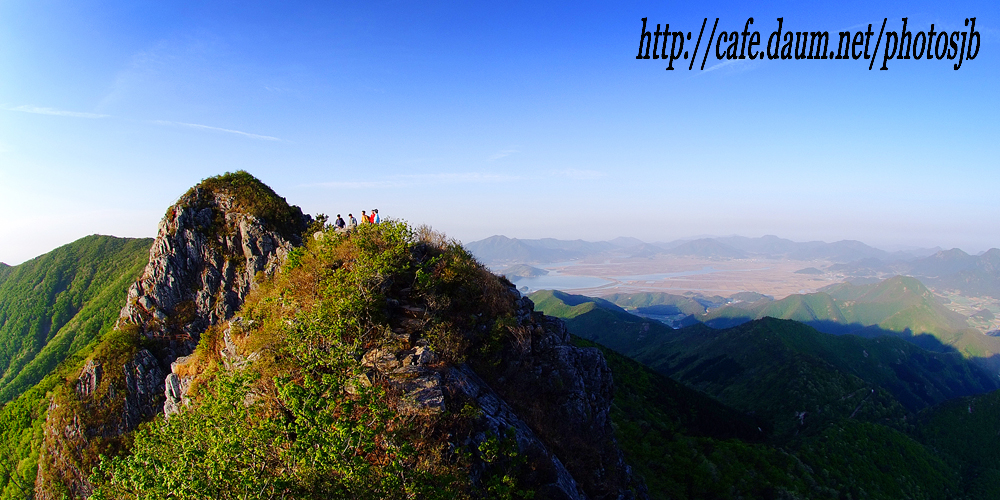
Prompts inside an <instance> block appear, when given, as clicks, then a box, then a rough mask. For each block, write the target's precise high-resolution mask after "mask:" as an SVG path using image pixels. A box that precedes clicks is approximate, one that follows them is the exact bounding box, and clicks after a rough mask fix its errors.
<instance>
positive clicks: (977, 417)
mask: <svg viewBox="0 0 1000 500" xmlns="http://www.w3.org/2000/svg"><path fill="white" fill-rule="evenodd" d="M918 423H919V427H918V429H919V435H920V437H921V439H922V440H923V441H924V442H926V443H927V444H928V445H930V446H933V447H934V448H935V449H937V450H939V452H940V454H941V455H942V456H944V457H946V458H947V460H949V461H950V462H952V463H954V464H956V467H958V468H960V469H961V470H962V471H963V475H964V476H966V477H967V478H969V479H968V481H967V482H966V484H965V485H964V486H965V490H966V493H967V494H968V496H969V498H996V492H997V491H1000V434H998V433H997V428H998V427H1000V392H991V393H989V394H983V395H979V396H972V397H965V398H959V399H955V400H952V401H948V402H947V403H945V404H942V405H940V406H938V407H935V408H931V409H928V410H927V411H924V412H922V413H921V414H920V417H919V420H918Z"/></svg>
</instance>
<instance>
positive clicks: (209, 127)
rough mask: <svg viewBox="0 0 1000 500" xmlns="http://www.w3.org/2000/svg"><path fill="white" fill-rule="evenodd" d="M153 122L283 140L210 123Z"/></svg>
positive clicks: (262, 139) (265, 139)
mask: <svg viewBox="0 0 1000 500" xmlns="http://www.w3.org/2000/svg"><path fill="white" fill-rule="evenodd" d="M152 123H155V124H157V125H173V126H177V127H189V128H197V129H201V130H213V131H215V132H225V133H227V134H237V135H242V136H244V137H249V138H251V139H258V140H261V141H281V139H279V138H277V137H271V136H269V135H259V134H251V133H250V132H243V131H240V130H232V129H228V128H219V127H211V126H208V125H200V124H197V123H184V122H170V121H165V120H153V121H152Z"/></svg>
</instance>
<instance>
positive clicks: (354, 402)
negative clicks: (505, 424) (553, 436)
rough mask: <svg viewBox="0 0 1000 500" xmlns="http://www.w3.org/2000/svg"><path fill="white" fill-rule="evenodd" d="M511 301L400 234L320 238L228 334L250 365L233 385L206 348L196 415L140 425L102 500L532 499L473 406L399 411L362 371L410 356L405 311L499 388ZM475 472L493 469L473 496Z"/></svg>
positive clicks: (520, 462) (460, 259) (483, 276)
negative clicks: (387, 353) (418, 314)
mask: <svg viewBox="0 0 1000 500" xmlns="http://www.w3.org/2000/svg"><path fill="white" fill-rule="evenodd" d="M509 286H510V285H509V284H508V283H505V282H503V281H502V280H501V279H500V278H498V277H496V276H493V275H492V274H490V273H489V272H488V271H486V270H485V268H483V267H482V266H481V265H479V264H478V263H477V262H475V260H474V259H473V258H472V257H471V255H469V254H468V253H467V252H465V250H464V249H463V248H462V247H461V246H459V245H457V244H455V243H448V242H446V241H445V240H444V239H443V238H440V237H435V236H434V235H433V234H431V233H427V232H424V233H422V236H418V235H416V234H414V232H413V231H412V230H411V229H410V228H409V227H408V226H406V225H405V224H403V223H400V222H396V221H385V222H383V223H381V224H379V225H364V226H360V227H359V228H358V229H356V230H355V231H353V232H352V233H351V234H349V235H348V234H338V233H335V232H334V231H332V230H331V231H327V232H326V235H325V237H324V238H321V239H319V240H315V239H312V238H310V239H309V241H308V243H307V245H306V246H305V247H303V248H300V249H296V250H295V251H293V252H292V253H291V254H290V255H289V258H288V260H287V261H286V264H285V266H284V268H283V270H282V271H281V272H280V273H278V274H277V275H276V276H275V277H274V278H273V279H272V280H270V281H269V282H265V283H263V284H262V285H260V287H259V288H258V289H257V290H256V291H254V292H253V293H252V294H251V296H250V297H248V299H247V301H246V302H245V304H244V307H243V308H242V310H241V312H240V317H242V318H243V319H242V320H240V321H238V322H234V323H233V325H234V328H233V330H232V333H233V336H234V339H233V341H234V342H236V343H237V344H238V345H240V346H241V347H244V348H245V351H244V352H252V353H254V359H255V360H254V361H253V362H252V363H251V364H250V365H249V366H247V367H246V368H245V369H242V370H240V369H237V370H230V369H225V368H223V362H222V360H221V359H220V357H219V354H218V352H219V349H220V343H221V342H222V341H221V339H220V338H219V335H218V334H212V333H211V332H207V333H206V334H205V335H203V336H202V338H201V343H200V344H199V348H198V350H197V351H196V355H195V358H194V359H193V360H189V361H188V363H187V364H186V366H188V367H189V368H186V370H193V371H194V372H195V374H196V376H197V378H196V379H195V382H194V384H195V389H194V391H193V399H194V403H193V404H192V406H190V407H188V408H186V409H184V410H183V411H182V412H181V413H179V414H177V415H174V416H172V417H171V418H170V419H169V420H166V421H164V420H163V419H162V418H161V417H160V418H157V420H155V421H153V422H150V423H147V424H144V425H143V426H142V427H141V428H140V430H139V431H138V432H137V433H136V434H135V437H134V445H133V446H132V447H131V449H130V450H129V451H128V452H127V453H125V454H123V455H120V456H117V457H113V458H112V457H108V458H106V459H104V460H103V461H102V462H101V465H100V471H99V472H98V473H97V474H96V475H95V476H94V477H93V480H94V481H95V483H96V484H97V485H98V491H97V493H96V494H95V496H94V498H95V499H105V498H134V497H136V496H139V497H142V498H177V499H184V498H192V499H193V498H199V499H200V498H276V497H282V498H372V499H375V498H378V499H381V498H447V499H455V498H469V497H488V498H520V497H524V496H527V495H528V494H529V492H527V491H523V490H522V487H521V486H520V483H519V481H520V479H521V478H522V477H524V471H523V470H522V468H523V467H526V464H525V462H524V459H523V458H519V457H518V456H517V453H516V448H511V444H510V443H509V442H507V441H506V440H507V439H508V438H507V437H505V436H493V437H492V438H490V437H487V438H486V439H485V440H484V441H482V442H481V443H480V444H478V445H469V444H468V443H469V442H470V439H472V434H474V429H473V425H474V423H473V421H474V420H476V419H478V418H479V415H480V414H481V412H480V410H479V409H478V407H477V406H475V401H474V400H473V401H471V402H468V403H467V404H466V405H465V407H463V406H462V405H457V407H456V408H449V409H450V410H452V411H451V412H445V413H443V414H424V415H418V414H414V413H413V412H410V411H403V410H402V409H401V408H403V406H404V405H405V402H404V400H403V399H402V396H401V395H400V394H399V391H398V389H393V388H392V386H391V385H388V384H387V383H386V382H385V381H384V380H383V379H381V378H370V375H371V374H370V373H369V369H368V368H367V367H366V366H364V365H363V364H362V363H361V362H360V360H359V357H360V353H362V352H371V350H372V349H376V348H382V347H385V348H389V346H395V345H398V344H399V343H400V342H404V341H403V340H401V339H400V337H399V336H398V335H397V334H396V333H394V331H393V328H394V327H397V326H398V325H400V324H407V323H405V322H404V323H399V321H402V319H401V318H399V317H397V315H400V314H403V313H401V312H400V310H402V311H404V312H405V311H408V309H402V308H401V307H400V305H399V304H401V303H402V301H404V300H405V301H406V304H415V305H408V306H407V307H410V308H411V309H416V308H417V307H418V306H417V305H416V304H419V308H420V309H426V311H427V312H428V314H429V315H430V316H429V317H427V318H425V320H424V321H425V325H426V326H425V327H423V328H424V331H426V332H427V336H426V339H425V340H426V341H428V342H429V343H430V346H431V347H432V348H433V349H434V351H435V352H437V353H439V354H440V355H441V356H442V357H443V358H444V359H445V360H447V361H449V362H452V363H454V362H460V361H464V362H467V363H469V364H470V365H471V366H473V367H475V368H476V370H477V372H479V373H481V374H484V375H483V376H484V377H487V378H488V377H489V374H490V373H491V370H492V369H496V367H495V366H494V365H496V364H498V363H499V362H500V360H501V359H502V358H503V351H504V350H505V349H512V348H513V347H511V345H512V344H513V343H514V342H515V338H514V337H513V336H512V333H511V330H510V328H509V326H510V325H511V324H513V317H512V314H513V311H514V310H513V306H512V304H513V300H514V298H513V296H511V294H510V293H509V291H508V287H509ZM405 342H409V340H406V341H405ZM512 450H514V451H512ZM472 460H479V461H480V463H483V464H485V465H484V466H483V469H482V470H481V475H479V476H478V477H477V478H476V479H475V481H474V480H473V478H470V476H469V474H468V466H469V464H470V462H471V461H472Z"/></svg>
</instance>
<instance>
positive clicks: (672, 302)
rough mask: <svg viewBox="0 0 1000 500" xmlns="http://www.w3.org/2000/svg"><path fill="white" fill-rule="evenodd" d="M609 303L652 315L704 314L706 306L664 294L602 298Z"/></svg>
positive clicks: (713, 299) (651, 293) (607, 296)
mask: <svg viewBox="0 0 1000 500" xmlns="http://www.w3.org/2000/svg"><path fill="white" fill-rule="evenodd" d="M602 298H603V299H605V300H607V301H608V302H613V303H614V304H616V305H618V306H621V307H624V308H626V309H635V310H637V311H639V312H648V313H650V314H703V313H704V312H705V305H704V304H702V303H701V302H698V301H697V300H695V299H694V298H692V297H687V296H684V295H674V294H670V293H663V292H637V293H616V294H612V295H606V296H604V297H602ZM708 300H709V301H722V300H724V299H723V298H722V297H710V298H709V299H708Z"/></svg>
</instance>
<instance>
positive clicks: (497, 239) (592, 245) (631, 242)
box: [465, 235, 939, 265]
mask: <svg viewBox="0 0 1000 500" xmlns="http://www.w3.org/2000/svg"><path fill="white" fill-rule="evenodd" d="M465 247H466V248H467V249H469V251H471V252H472V253H473V255H475V256H476V258H478V259H479V260H481V261H483V262H484V263H486V264H488V265H505V264H512V263H535V264H545V263H552V262H560V261H565V260H573V259H582V258H588V257H600V256H622V257H636V258H640V257H646V258H648V257H655V256H657V255H683V256H693V257H702V258H709V259H741V258H750V257H759V258H788V259H796V260H817V259H825V260H829V261H831V262H837V263H848V262H854V261H858V260H861V259H879V260H885V261H889V262H895V261H900V260H907V259H908V260H913V259H917V258H921V257H926V256H928V255H931V254H933V253H934V252H935V251H937V250H939V249H920V250H914V251H910V252H892V253H890V252H886V251H884V250H879V249H878V248H874V247H871V246H868V245H866V244H864V243H861V242H860V241H853V240H843V241H837V242H834V243H826V242H822V241H810V242H795V241H792V240H787V239H783V238H778V237H777V236H762V237H760V238H747V237H743V236H726V237H717V238H698V239H689V240H676V241H671V242H660V243H647V242H643V241H641V240H638V239H636V238H615V239H614V240H610V241H598V242H590V241H584V240H556V239H552V238H543V239H518V238H508V237H506V236H500V235H497V236H491V237H489V238H486V239H483V240H479V241H473V242H471V243H467V244H465Z"/></svg>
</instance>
